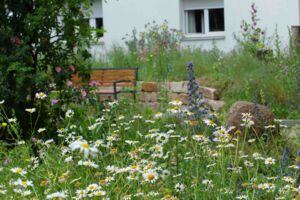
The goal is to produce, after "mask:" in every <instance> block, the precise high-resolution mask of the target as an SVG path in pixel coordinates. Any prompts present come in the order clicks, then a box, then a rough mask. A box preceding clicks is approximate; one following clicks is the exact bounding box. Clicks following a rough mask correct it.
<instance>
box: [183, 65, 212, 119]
mask: <svg viewBox="0 0 300 200" xmlns="http://www.w3.org/2000/svg"><path fill="white" fill-rule="evenodd" d="M187 71H188V81H189V82H188V98H189V105H188V106H189V110H190V112H192V113H194V115H193V118H194V119H203V118H205V117H207V115H208V114H209V111H208V109H207V108H206V106H205V103H204V99H203V97H202V95H201V93H200V92H199V83H197V81H196V79H195V73H194V65H193V63H192V62H188V64H187Z"/></svg>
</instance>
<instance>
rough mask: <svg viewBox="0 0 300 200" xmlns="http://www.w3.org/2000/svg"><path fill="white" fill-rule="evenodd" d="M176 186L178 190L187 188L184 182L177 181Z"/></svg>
mask: <svg viewBox="0 0 300 200" xmlns="http://www.w3.org/2000/svg"><path fill="white" fill-rule="evenodd" d="M174 188H175V190H176V192H183V191H184V189H185V185H184V184H182V183H177V184H176V185H175V187H174Z"/></svg>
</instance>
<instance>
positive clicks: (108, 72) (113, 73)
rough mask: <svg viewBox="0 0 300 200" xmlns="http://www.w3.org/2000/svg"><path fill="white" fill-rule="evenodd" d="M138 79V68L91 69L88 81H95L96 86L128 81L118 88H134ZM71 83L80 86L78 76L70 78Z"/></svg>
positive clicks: (120, 84)
mask: <svg viewBox="0 0 300 200" xmlns="http://www.w3.org/2000/svg"><path fill="white" fill-rule="evenodd" d="M137 78H138V68H136V67H134V68H103V69H92V71H91V74H90V81H95V82H96V83H97V86H100V87H101V86H112V85H113V82H114V81H120V80H123V81H128V82H124V83H119V84H118V86H123V87H133V86H136V81H137ZM72 82H73V83H74V84H75V85H78V84H80V82H81V79H80V78H79V77H78V76H76V75H75V76H72Z"/></svg>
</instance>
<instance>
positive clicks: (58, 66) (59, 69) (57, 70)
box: [55, 65, 62, 73]
mask: <svg viewBox="0 0 300 200" xmlns="http://www.w3.org/2000/svg"><path fill="white" fill-rule="evenodd" d="M55 71H56V72H57V73H60V72H61V71H62V68H61V66H60V65H57V66H56V67H55Z"/></svg>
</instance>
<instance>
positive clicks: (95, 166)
mask: <svg viewBox="0 0 300 200" xmlns="http://www.w3.org/2000/svg"><path fill="white" fill-rule="evenodd" d="M78 165H83V166H87V167H92V168H98V167H99V165H97V164H96V163H94V162H93V161H90V160H87V161H83V160H80V161H78Z"/></svg>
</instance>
